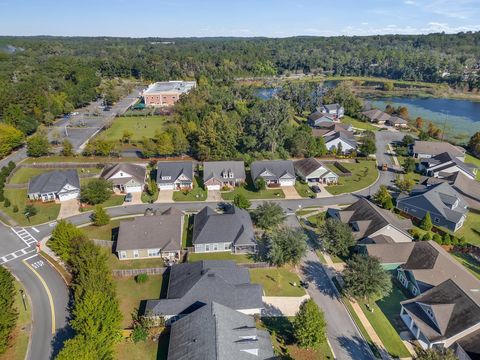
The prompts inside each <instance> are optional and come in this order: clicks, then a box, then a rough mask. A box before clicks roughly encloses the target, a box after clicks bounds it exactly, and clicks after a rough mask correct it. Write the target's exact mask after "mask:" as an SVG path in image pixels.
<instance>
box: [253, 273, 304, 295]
mask: <svg viewBox="0 0 480 360" xmlns="http://www.w3.org/2000/svg"><path fill="white" fill-rule="evenodd" d="M249 270H250V281H251V282H252V283H256V284H260V285H262V287H263V291H264V293H265V296H303V295H305V290H304V289H303V288H302V287H300V278H299V277H298V275H297V274H295V273H294V272H293V271H290V270H289V269H287V268H272V269H249ZM294 283H296V286H294V285H293V284H294Z"/></svg>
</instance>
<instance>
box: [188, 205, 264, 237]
mask: <svg viewBox="0 0 480 360" xmlns="http://www.w3.org/2000/svg"><path fill="white" fill-rule="evenodd" d="M192 242H193V244H194V245H197V244H212V243H225V242H231V243H232V244H233V245H234V246H237V245H255V244H256V241H255V233H254V231H253V224H252V219H251V218H250V215H249V214H248V212H247V211H246V210H243V209H240V208H238V207H236V206H230V207H229V208H228V209H227V210H226V211H225V212H224V213H223V214H219V213H216V212H215V211H214V210H213V209H212V208H210V207H208V206H206V207H204V208H203V209H202V210H201V211H200V212H199V213H198V214H197V215H195V217H194V223H193V240H192Z"/></svg>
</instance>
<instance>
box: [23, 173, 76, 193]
mask: <svg viewBox="0 0 480 360" xmlns="http://www.w3.org/2000/svg"><path fill="white" fill-rule="evenodd" d="M67 184H68V185H71V186H73V187H75V188H77V189H80V179H79V178H78V173H77V170H75V169H70V170H54V171H49V172H46V173H43V174H40V175H38V176H35V177H33V178H32V179H31V180H30V183H29V184H28V193H29V194H36V193H39V194H45V193H58V192H59V191H60V190H62V189H63V187H64V186H65V185H67Z"/></svg>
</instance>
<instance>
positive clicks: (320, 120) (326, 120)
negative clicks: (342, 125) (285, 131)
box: [308, 110, 338, 127]
mask: <svg viewBox="0 0 480 360" xmlns="http://www.w3.org/2000/svg"><path fill="white" fill-rule="evenodd" d="M308 123H309V124H310V125H311V126H314V127H316V126H318V125H319V124H333V123H337V124H338V120H337V119H336V118H335V117H333V116H331V115H325V113H322V111H321V110H315V111H314V112H313V113H311V114H310V115H309V116H308Z"/></svg>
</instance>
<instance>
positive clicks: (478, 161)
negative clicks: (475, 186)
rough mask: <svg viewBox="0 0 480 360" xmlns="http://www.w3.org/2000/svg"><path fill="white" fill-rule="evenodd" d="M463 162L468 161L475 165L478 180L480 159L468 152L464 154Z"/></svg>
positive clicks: (479, 177)
mask: <svg viewBox="0 0 480 360" xmlns="http://www.w3.org/2000/svg"><path fill="white" fill-rule="evenodd" d="M465 162H466V163H470V164H473V165H475V166H476V167H478V168H479V170H478V171H477V180H478V181H480V159H478V158H476V157H474V156H472V155H470V154H467V155H465Z"/></svg>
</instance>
